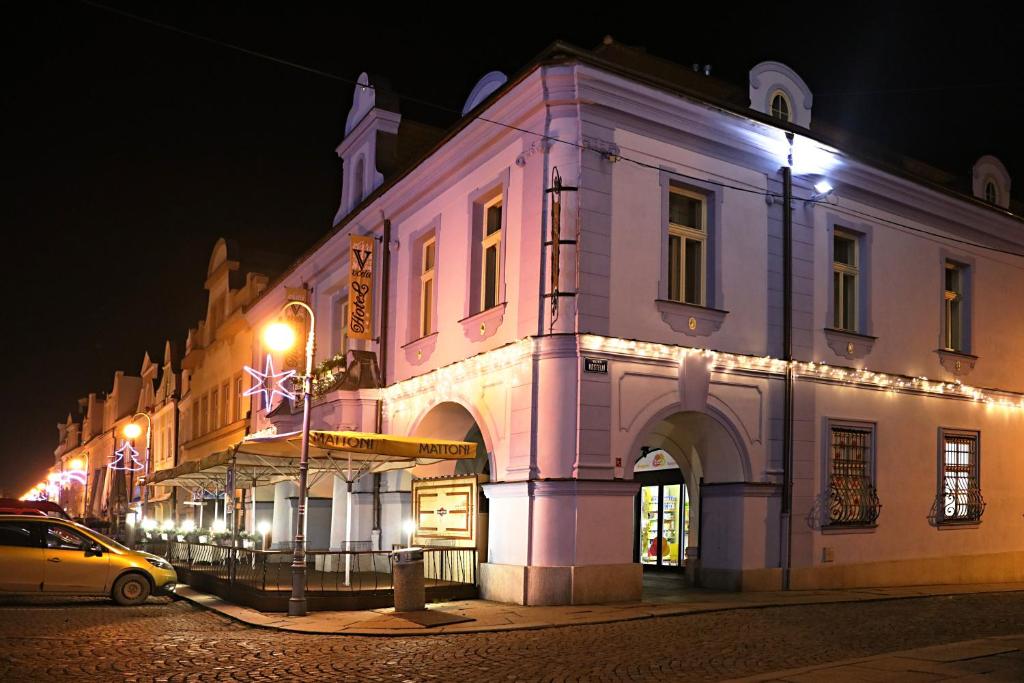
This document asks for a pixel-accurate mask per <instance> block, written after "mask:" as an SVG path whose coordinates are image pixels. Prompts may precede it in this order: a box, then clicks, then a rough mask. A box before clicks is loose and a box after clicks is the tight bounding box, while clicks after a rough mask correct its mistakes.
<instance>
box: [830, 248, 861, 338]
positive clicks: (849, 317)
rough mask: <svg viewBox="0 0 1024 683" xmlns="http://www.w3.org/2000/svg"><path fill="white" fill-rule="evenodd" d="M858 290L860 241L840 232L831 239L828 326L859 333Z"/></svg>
mask: <svg viewBox="0 0 1024 683" xmlns="http://www.w3.org/2000/svg"><path fill="white" fill-rule="evenodd" d="M859 288H860V240H858V239H857V237H856V235H852V234H850V233H848V232H844V231H842V230H838V229H837V230H836V231H835V233H834V234H833V237H832V327H833V329H836V330H845V331H847V332H860V329H859V327H860V325H859V324H858V320H859V317H858V315H859V311H858V305H859V302H858V296H857V295H858V290H859Z"/></svg>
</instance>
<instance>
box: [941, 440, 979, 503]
mask: <svg viewBox="0 0 1024 683" xmlns="http://www.w3.org/2000/svg"><path fill="white" fill-rule="evenodd" d="M942 438H943V447H942V451H943V455H942V482H941V485H942V490H941V492H940V494H939V496H940V499H941V503H942V505H941V510H942V519H943V520H944V521H948V522H976V521H978V520H980V519H981V515H982V513H983V512H984V511H985V500H984V498H982V496H981V482H980V477H979V468H978V435H977V434H943V437H942Z"/></svg>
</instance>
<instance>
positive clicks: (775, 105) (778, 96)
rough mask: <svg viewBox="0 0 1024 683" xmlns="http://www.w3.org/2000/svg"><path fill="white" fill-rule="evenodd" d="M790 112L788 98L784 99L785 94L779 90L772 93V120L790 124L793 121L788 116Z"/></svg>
mask: <svg viewBox="0 0 1024 683" xmlns="http://www.w3.org/2000/svg"><path fill="white" fill-rule="evenodd" d="M792 110H793V108H792V107H791V106H790V105H789V98H788V97H786V93H784V92H782V91H781V90H776V91H775V92H774V93H772V98H771V115H772V118H773V119H779V120H780V121H785V122H786V123H790V122H791V121H792V120H793V119H792V117H791V114H790V112H791V111H792Z"/></svg>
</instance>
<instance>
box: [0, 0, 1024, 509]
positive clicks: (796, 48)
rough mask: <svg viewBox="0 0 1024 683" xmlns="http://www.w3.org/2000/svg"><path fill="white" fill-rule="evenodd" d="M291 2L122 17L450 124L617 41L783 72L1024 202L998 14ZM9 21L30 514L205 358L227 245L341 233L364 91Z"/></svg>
mask: <svg viewBox="0 0 1024 683" xmlns="http://www.w3.org/2000/svg"><path fill="white" fill-rule="evenodd" d="M294 4H295V3H278V4H277V7H276V9H268V8H267V7H270V5H267V6H266V7H264V8H263V9H260V7H261V6H259V5H256V4H253V3H248V2H246V3H243V2H237V3H217V2H202V3H190V2H174V3H170V2H168V3H163V4H162V5H161V4H156V3H145V2H135V3H125V2H120V3H118V2H116V1H113V0H112V1H111V2H110V3H109V5H110V6H113V7H116V8H120V9H123V10H126V11H130V12H132V13H135V14H138V15H142V16H145V17H147V18H150V19H152V20H155V21H158V22H162V23H167V24H173V25H174V26H177V27H179V28H181V29H183V30H186V31H190V32H193V33H198V34H202V35H204V36H209V37H212V38H215V39H217V40H219V41H223V42H227V43H233V44H237V45H240V46H243V47H245V48H247V49H250V50H254V51H258V52H263V53H267V54H270V55H273V56H275V57H278V58H281V59H284V60H289V61H292V62H297V63H301V64H303V65H306V66H309V67H312V68H315V69H318V70H322V71H325V72H329V73H331V74H335V75H336V76H338V77H340V78H341V79H348V80H354V79H355V77H356V76H357V75H358V74H359V73H360V72H361V71H364V70H365V71H370V72H371V73H374V72H375V73H380V74H384V75H387V76H388V77H389V78H390V80H391V82H392V85H393V87H394V88H395V89H396V90H397V91H398V92H399V93H401V94H405V95H407V96H411V97H415V98H419V99H423V100H427V101H429V102H436V103H437V104H439V105H441V108H439V109H437V110H434V111H429V110H426V109H424V108H423V107H422V106H420V107H417V108H416V109H415V112H414V111H413V108H412V107H410V108H408V109H404V111H405V112H406V113H407V114H411V113H415V114H416V115H418V118H421V119H422V118H423V117H430V118H431V120H432V122H434V123H448V122H450V121H451V117H450V115H448V114H446V113H445V108H447V109H459V108H461V106H462V103H463V101H464V99H465V97H466V96H467V95H468V93H469V91H470V89H471V88H472V87H473V85H474V83H475V82H476V81H477V79H478V78H479V77H480V76H482V75H483V74H484V73H486V72H488V71H490V70H493V69H499V70H503V71H505V72H506V73H509V74H512V73H515V72H516V71H518V70H519V69H520V68H521V67H522V66H523V65H525V64H526V62H528V61H529V60H530V59H531V58H532V57H533V56H535V55H536V54H537V53H538V52H540V51H541V50H542V49H543V48H544V47H545V46H546V45H548V44H549V43H550V42H552V41H553V40H556V39H562V40H566V41H568V42H571V43H574V44H577V45H579V46H581V47H587V48H592V47H594V46H596V45H597V44H598V43H599V42H600V41H601V38H602V37H603V36H604V35H606V34H611V35H613V36H614V37H615V38H616V40H618V41H620V42H623V43H626V44H629V45H642V46H645V47H646V48H647V49H648V51H650V52H651V53H653V54H655V55H658V56H661V57H665V58H667V59H670V60H673V61H677V62H679V63H682V64H691V63H694V62H700V63H701V64H707V63H709V64H711V65H713V71H714V74H715V75H718V76H721V77H723V78H726V79H728V80H732V81H734V82H738V83H744V84H745V83H746V74H747V71H748V70H749V69H750V67H751V66H753V65H754V64H756V63H757V62H760V61H763V60H767V59H776V60H779V61H782V62H785V63H786V64H788V65H789V66H791V67H792V68H794V69H795V70H796V71H797V73H799V74H800V75H801V76H803V78H804V79H805V80H806V81H807V82H808V84H809V86H810V88H811V90H812V91H813V92H814V94H815V103H814V117H815V118H821V119H823V120H828V121H830V122H832V123H835V124H837V125H840V126H843V127H845V128H848V129H851V130H853V131H855V132H856V133H858V134H859V135H861V136H864V137H867V138H870V139H872V140H874V141H877V142H879V143H882V144H883V145H886V146H888V147H890V148H892V149H893V150H896V151H898V152H901V153H903V154H906V155H908V156H912V157H915V158H918V159H921V160H923V161H926V162H928V163H931V164H933V165H936V166H938V167H940V168H943V169H947V170H950V171H954V172H957V173H960V174H963V175H964V176H966V175H967V174H968V173H969V172H970V168H971V164H972V163H973V161H974V160H975V159H976V158H977V157H979V156H981V155H982V154H986V153H990V154H995V155H996V156H998V157H999V158H1000V159H1001V160H1002V161H1003V162H1004V163H1005V164H1006V165H1007V167H1008V168H1009V171H1010V173H1011V175H1012V176H1014V178H1015V181H1016V186H1015V189H1014V194H1015V196H1016V197H1018V198H1019V197H1021V196H1022V195H1021V192H1022V189H1024V136H1022V135H1021V134H1020V125H1021V111H1022V109H1021V104H1024V97H1022V93H1024V75H1022V74H1024V71H1022V68H1024V48H1022V47H1021V40H1020V36H1021V31H1022V29H1024V25H1022V23H1021V22H1020V21H1019V20H1016V19H1015V18H1014V17H1012V16H1009V15H1008V14H1007V10H1006V9H1005V6H1004V5H1000V4H997V3H984V2H973V3H970V4H966V3H965V4H962V5H961V8H962V9H961V10H960V11H959V12H957V13H955V14H949V15H942V14H941V13H938V12H937V11H936V9H935V8H936V7H937V6H938V5H937V4H936V3H928V4H924V3H921V4H914V5H913V6H911V4H910V3H887V4H891V5H895V4H899V5H900V8H898V9H892V8H891V7H889V8H887V7H886V5H885V4H882V5H879V6H878V7H872V6H871V4H870V3H860V2H859V3H855V4H851V3H833V5H834V7H832V8H830V7H829V4H828V3H820V2H819V3H814V4H802V3H801V4H795V3H756V4H753V3H752V4H749V5H742V4H735V3H730V7H731V8H732V9H728V10H713V9H711V8H712V7H713V6H714V5H721V4H724V3H684V4H682V5H679V7H680V8H683V7H685V8H686V12H685V13H684V12H682V11H679V12H678V13H677V14H676V15H674V16H673V17H663V18H661V19H660V20H659V19H656V18H655V17H654V15H652V13H651V11H650V10H646V9H645V10H644V11H643V12H641V13H642V15H643V17H642V19H643V20H642V21H641V19H640V18H639V17H638V18H636V19H630V18H628V17H625V16H623V13H624V12H626V11H628V10H626V9H621V10H620V11H619V12H602V11H600V10H596V9H595V5H594V4H593V3H591V4H589V5H584V6H582V7H574V6H572V5H569V4H557V3H556V4H554V5H545V6H543V8H542V7H541V6H538V7H536V8H533V9H530V8H528V7H524V6H522V5H520V4H518V3H514V4H503V5H502V4H499V5H495V4H489V5H486V9H481V13H480V14H478V15H474V16H472V17H468V18H471V19H473V20H474V21H475V22H476V23H477V27H476V29H474V30H469V29H468V28H466V29H464V28H461V27H460V28H453V27H451V26H450V25H448V24H449V23H450V20H451V16H452V14H453V12H454V10H449V9H443V7H444V6H443V5H441V4H430V3H424V4H421V5H418V7H419V8H420V11H423V12H427V11H429V12H431V13H432V14H435V15H437V18H435V17H434V16H417V15H415V14H414V13H408V12H406V13H403V12H399V11H398V10H397V8H395V9H393V10H392V9H391V8H389V9H388V11H386V12H383V13H381V14H380V15H378V16H374V15H365V16H358V15H356V14H354V13H353V12H352V10H351V7H352V5H353V3H340V2H336V3H331V4H330V6H327V4H326V3H325V4H324V5H325V6H324V8H307V9H295V8H294V7H293V5H294ZM698 5H706V6H707V7H708V9H704V10H696V9H693V8H696V7H697V6H698ZM284 7H287V11H285V10H284V9H282V8H284ZM311 7H312V6H311ZM328 7H329V8H328ZM483 7H484V6H482V8H483ZM622 7H623V8H626V7H628V6H627V5H623V6H622ZM694 11H696V12H697V14H694V13H693V12H694ZM854 11H856V12H859V13H860V14H855V13H854ZM491 13H494V15H495V17H496V18H494V19H487V20H486V21H485V20H484V19H485V16H484V15H485V14H487V15H489V14H491ZM517 13H522V16H518V15H517ZM442 19H447V20H448V22H442V21H441V20H442ZM0 23H2V24H3V29H2V31H3V41H4V47H5V48H7V50H6V51H7V53H8V54H7V57H6V59H5V60H4V62H3V69H4V73H3V79H2V82H0V97H2V99H3V109H2V111H3V113H4V119H5V121H4V124H3V129H2V130H3V132H2V135H3V147H2V150H0V154H2V161H3V166H4V173H3V183H2V190H0V192H2V216H3V223H2V225H3V233H2V234H3V237H4V242H5V253H4V256H5V267H4V269H3V279H4V282H3V284H4V291H5V292H6V294H7V312H6V319H7V323H6V325H5V333H4V334H3V335H0V339H2V344H3V347H2V349H0V351H2V356H3V361H4V364H5V372H4V374H3V380H2V381H3V384H2V389H3V393H2V398H0V400H2V405H0V416H2V419H3V425H2V426H3V429H2V430H0V491H3V492H6V493H7V494H9V495H20V494H21V493H22V492H23V491H24V490H26V489H27V488H29V487H30V486H31V485H32V484H33V483H35V482H36V481H38V480H39V478H40V477H41V476H42V474H43V472H44V471H45V469H46V467H47V466H48V465H50V464H52V458H53V456H52V454H53V449H54V448H55V446H56V441H57V431H56V429H55V426H56V425H57V423H58V422H62V421H63V420H64V418H65V417H66V415H67V414H68V412H69V411H71V410H72V409H73V408H74V406H75V402H76V400H77V399H78V398H79V397H81V396H85V395H86V394H88V393H89V392H105V391H109V390H110V388H111V383H112V378H113V373H114V371H115V370H117V369H123V370H125V371H126V372H127V373H129V374H137V373H138V371H139V369H140V367H141V364H142V358H143V353H144V352H145V351H147V350H148V351H149V352H150V353H151V354H152V355H153V357H154V359H155V360H160V358H161V357H162V354H163V343H164V340H165V339H168V338H170V339H172V340H174V341H176V342H177V343H178V344H179V346H181V347H183V346H184V339H185V335H186V332H187V329H188V327H189V326H190V325H195V324H196V321H197V320H198V319H199V317H200V316H201V315H202V314H203V312H204V311H205V306H206V303H205V299H204V296H205V293H204V291H203V289H202V284H203V279H204V277H205V271H206V264H207V260H208V259H209V256H210V251H211V249H212V247H213V244H214V242H215V241H216V240H217V238H218V237H220V236H229V237H233V238H235V239H237V240H238V241H239V243H240V245H241V252H242V261H243V266H244V262H245V253H246V247H247V246H248V247H254V248H259V249H261V250H273V251H277V252H279V253H281V254H285V255H288V256H290V257H296V256H298V255H299V254H301V253H302V252H303V251H304V250H305V249H306V248H307V247H309V246H310V245H311V244H312V243H313V242H314V241H315V240H316V239H317V238H318V237H320V236H322V235H323V234H324V233H325V232H326V231H327V230H328V229H329V228H330V226H331V220H332V218H333V216H334V212H335V210H336V208H337V204H338V196H339V189H340V185H339V183H340V164H339V162H338V160H337V157H336V156H335V154H334V148H335V147H336V146H337V144H338V142H340V139H341V135H342V133H343V126H344V120H345V116H346V114H347V112H348V108H349V105H350V102H351V94H352V86H351V85H349V84H348V83H346V82H343V81H341V80H336V79H332V78H328V77H325V76H321V75H314V74H311V73H307V72H304V71H301V70H299V69H296V68H291V67H287V66H283V65H281V64H277V63H272V62H270V61H266V60H263V59H259V58H257V57H254V56H251V55H248V54H244V53H241V52H239V51H236V50H232V49H230V48H228V47H224V46H220V45H214V44H210V43H208V42H203V41H201V40H197V39H195V38H191V37H187V36H184V35H181V34H176V33H173V32H170V31H167V30H164V29H161V28H157V27H155V26H152V25H148V24H146V23H143V22H140V21H137V20H133V19H131V18H127V17H124V16H120V15H118V14H114V13H111V12H109V11H104V10H103V9H100V8H97V7H95V6H93V5H90V4H89V3H83V2H75V1H73V0H68V1H65V2H56V1H53V0H40V1H39V2H33V3H22V4H21V5H18V6H12V5H5V7H4V16H3V20H2V21H0ZM414 117H417V116H414ZM1013 305H1019V297H1014V304H1013ZM897 370H898V369H897Z"/></svg>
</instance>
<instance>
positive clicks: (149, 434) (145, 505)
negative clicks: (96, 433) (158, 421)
mask: <svg viewBox="0 0 1024 683" xmlns="http://www.w3.org/2000/svg"><path fill="white" fill-rule="evenodd" d="M141 414H142V415H145V416H146V483H145V484H144V485H143V487H142V519H145V518H146V510H147V509H149V474H150V466H149V454H150V450H149V449H150V447H151V446H152V444H153V421H152V420H150V419H149V414H148V413H141Z"/></svg>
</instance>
